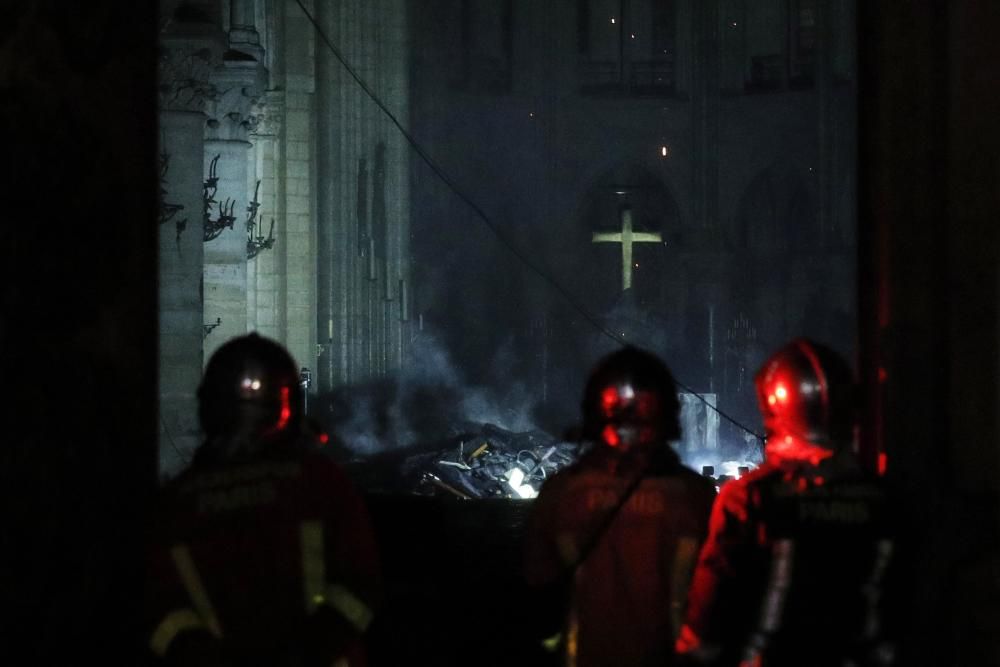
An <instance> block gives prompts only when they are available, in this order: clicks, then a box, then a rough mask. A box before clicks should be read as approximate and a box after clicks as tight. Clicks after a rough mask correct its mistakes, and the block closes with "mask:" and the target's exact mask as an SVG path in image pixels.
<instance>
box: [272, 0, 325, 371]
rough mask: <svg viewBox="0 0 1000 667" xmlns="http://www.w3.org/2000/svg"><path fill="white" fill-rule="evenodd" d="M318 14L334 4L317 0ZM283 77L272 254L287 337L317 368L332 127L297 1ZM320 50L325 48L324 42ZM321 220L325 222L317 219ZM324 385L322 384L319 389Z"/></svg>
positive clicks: (310, 32) (290, 13) (288, 23)
mask: <svg viewBox="0 0 1000 667" xmlns="http://www.w3.org/2000/svg"><path fill="white" fill-rule="evenodd" d="M305 4H306V7H307V8H309V10H310V12H313V15H314V16H315V15H316V13H317V12H318V11H320V10H322V9H324V8H326V7H327V6H328V5H332V4H335V3H327V2H317V3H316V5H318V7H317V8H316V9H313V7H312V3H311V2H309V1H307V2H306V3H305ZM284 11H285V12H286V13H285V19H284V26H283V27H284V34H285V41H284V45H285V46H284V48H283V53H284V54H285V59H284V63H283V67H284V71H285V75H284V77H283V79H282V80H283V85H284V89H285V93H284V96H283V97H284V105H285V112H284V114H283V118H284V124H283V129H282V133H283V135H282V136H283V139H284V140H283V142H282V146H283V151H284V155H283V158H282V160H281V162H280V168H279V174H278V176H279V188H283V190H284V195H283V199H282V205H283V206H284V209H283V211H282V217H281V218H280V219H279V222H281V223H283V224H282V226H281V230H280V232H279V233H280V234H281V236H279V240H278V244H277V245H275V248H274V252H275V253H277V254H279V255H283V256H284V260H283V261H285V271H284V273H283V292H282V298H283V299H284V302H283V305H282V307H281V308H280V311H281V312H282V313H283V315H284V341H285V344H286V345H287V346H288V349H289V351H290V352H291V353H292V356H293V357H294V358H295V359H296V360H297V361H298V362H299V364H301V365H302V366H308V367H310V368H312V369H313V370H315V369H316V333H317V327H316V321H317V315H316V288H317V275H316V256H317V251H316V246H317V238H316V225H317V214H316V191H317V185H320V186H325V183H324V182H323V181H322V179H323V176H322V175H319V176H317V172H316V168H315V162H314V153H313V148H314V144H313V141H314V140H315V139H316V137H317V136H318V135H319V134H320V133H321V132H323V131H324V128H328V127H329V125H330V123H329V122H328V121H325V120H324V121H321V122H317V117H316V116H317V111H316V107H315V106H314V101H313V98H314V91H315V73H314V67H315V66H316V64H317V63H316V61H315V58H314V53H315V45H316V37H315V35H316V30H315V29H314V28H313V26H312V24H311V23H310V22H309V20H308V19H307V18H306V17H305V16H304V15H303V13H302V10H301V9H299V7H298V5H297V4H296V3H294V2H288V3H285V4H284ZM322 48H324V49H325V48H326V47H325V46H324V47H322ZM319 157H320V156H319V155H317V156H316V159H318V158H319ZM319 222H320V223H322V220H320V221H319ZM326 330H327V326H326V323H325V322H324V323H323V325H322V327H320V329H319V331H320V337H321V339H322V340H326ZM316 388H317V389H320V388H319V387H316Z"/></svg>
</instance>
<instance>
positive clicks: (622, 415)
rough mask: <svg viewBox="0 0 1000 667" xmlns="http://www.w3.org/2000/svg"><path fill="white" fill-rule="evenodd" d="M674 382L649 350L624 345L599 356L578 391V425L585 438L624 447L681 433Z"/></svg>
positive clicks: (668, 437)
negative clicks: (580, 398)
mask: <svg viewBox="0 0 1000 667" xmlns="http://www.w3.org/2000/svg"><path fill="white" fill-rule="evenodd" d="M679 413H680V402H679V401H678V399H677V385H676V384H675V383H674V378H673V376H672V375H671V374H670V371H669V370H668V369H667V367H666V365H664V363H663V362H662V361H660V359H659V358H658V357H656V356H655V355H653V354H651V353H649V352H646V351H645V350H640V349H638V348H635V347H631V346H630V347H625V348H623V349H621V350H618V351H617V352H614V353H612V354H610V355H608V356H606V357H605V358H604V359H602V360H601V361H600V362H599V363H598V364H597V366H596V367H595V368H594V370H593V372H592V373H591V374H590V378H589V379H588V380H587V387H586V389H585V390H584V394H583V430H584V436H585V437H587V438H588V439H590V440H594V441H600V442H602V443H604V444H605V445H607V446H609V447H614V448H621V449H627V448H629V447H631V446H632V445H635V444H642V445H646V444H655V443H661V442H665V441H668V440H676V439H678V438H680V436H681V427H680V422H679V420H678V415H679Z"/></svg>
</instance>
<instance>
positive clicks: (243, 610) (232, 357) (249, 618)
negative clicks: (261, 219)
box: [146, 334, 380, 667]
mask: <svg viewBox="0 0 1000 667" xmlns="http://www.w3.org/2000/svg"><path fill="white" fill-rule="evenodd" d="M302 398H303V397H302V386H301V384H300V378H299V372H298V368H297V366H296V365H295V364H294V362H293V361H292V358H291V357H290V355H289V354H288V352H287V351H286V350H285V349H284V348H283V347H281V346H280V345H278V344H277V343H275V342H273V341H271V340H268V339H266V338H263V337H261V336H259V335H256V334H250V335H248V336H243V337H239V338H235V339H233V340H231V341H229V342H227V343H226V344H224V345H223V346H222V347H220V348H219V349H218V351H216V352H215V354H214V355H213V356H212V358H211V360H210V361H209V363H208V366H207V368H206V369H205V374H204V378H203V380H202V382H201V385H200V387H199V389H198V401H199V417H200V421H201V425H202V428H203V430H204V434H205V440H204V442H203V444H202V445H201V446H200V447H199V449H198V450H197V452H196V454H195V457H194V460H193V462H192V463H191V465H190V466H189V467H188V468H187V469H186V470H185V471H184V472H182V473H181V474H180V475H179V476H178V477H177V478H176V479H175V480H173V481H171V482H170V483H168V484H167V485H166V486H165V488H164V489H163V490H162V493H161V497H160V499H159V502H158V508H157V510H158V511H157V515H156V520H155V522H154V524H153V530H152V536H151V537H152V539H151V549H150V552H151V554H150V565H149V570H150V571H149V577H148V578H149V584H148V590H147V613H148V616H147V619H146V620H147V627H148V630H149V635H148V645H149V648H150V649H151V654H152V655H153V656H155V658H154V662H159V663H160V664H169V665H206V666H207V665H240V666H243V665H258V664H259V665H288V666H292V665H295V666H297V667H298V666H303V667H304V666H308V665H316V666H319V665H322V666H323V667H330V666H331V665H340V666H343V665H351V666H352V667H353V666H355V665H361V664H364V650H363V642H362V636H363V633H364V632H365V629H366V628H367V626H368V624H369V623H370V622H371V620H372V617H373V613H374V612H373V609H374V606H375V603H376V602H377V600H378V597H379V595H380V579H379V568H378V562H377V557H376V550H375V544H374V539H373V535H372V530H371V526H370V523H369V519H368V514H367V511H366V509H365V507H364V505H363V503H362V500H361V498H360V496H359V495H358V494H357V493H356V492H355V490H354V489H353V487H352V485H351V483H350V482H349V481H348V479H347V477H346V476H345V474H344V473H343V472H342V470H341V469H340V468H339V467H338V466H337V465H336V464H334V463H333V462H332V461H331V460H330V459H329V457H328V456H326V455H325V454H323V453H322V452H321V448H322V445H323V444H324V442H325V441H326V438H325V436H324V435H323V434H322V433H320V432H319V431H318V430H316V429H313V428H307V425H306V422H305V419H304V415H303V414H302V412H303V410H302V405H303V401H302Z"/></svg>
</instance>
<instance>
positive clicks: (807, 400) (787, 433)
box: [754, 338, 854, 450]
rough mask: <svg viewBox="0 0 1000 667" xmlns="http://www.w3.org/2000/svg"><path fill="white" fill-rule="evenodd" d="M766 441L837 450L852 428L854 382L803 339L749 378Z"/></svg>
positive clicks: (834, 358) (828, 353) (835, 358)
mask: <svg viewBox="0 0 1000 667" xmlns="http://www.w3.org/2000/svg"><path fill="white" fill-rule="evenodd" d="M754 383H755V384H756V387H757V400H758V402H759V403H760V411H761V414H762V415H763V417H764V428H765V430H766V431H767V435H768V438H769V439H770V438H774V437H781V438H792V439H795V440H798V441H802V442H806V443H811V444H813V445H819V446H820V447H823V448H824V449H830V450H836V449H839V448H840V447H841V446H842V445H844V444H846V443H849V442H850V441H851V439H852V437H853V429H854V380H853V376H852V374H851V369H850V367H848V365H847V362H846V361H844V359H843V358H842V357H841V356H840V355H838V354H837V353H836V352H834V351H833V350H831V349H830V348H828V347H826V346H824V345H821V344H819V343H816V342H814V341H811V340H807V339H805V338H799V339H797V340H793V341H792V342H791V343H789V344H788V345H786V346H785V347H783V348H781V349H780V350H778V351H777V352H776V353H775V354H774V355H773V356H772V357H771V358H770V359H768V361H767V362H766V363H765V364H764V366H763V367H762V368H761V369H760V370H759V371H758V372H757V375H756V377H755V378H754Z"/></svg>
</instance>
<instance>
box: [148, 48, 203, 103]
mask: <svg viewBox="0 0 1000 667" xmlns="http://www.w3.org/2000/svg"><path fill="white" fill-rule="evenodd" d="M159 61H160V62H159V70H160V72H159V74H160V81H159V93H160V100H159V101H160V109H162V110H164V111H204V110H205V107H206V104H207V103H208V102H209V101H210V100H211V99H212V98H214V97H215V95H216V89H215V86H214V85H213V84H212V83H211V81H210V76H211V72H212V70H213V69H214V64H213V62H212V53H211V51H210V50H209V49H208V48H202V49H196V50H191V49H185V48H170V47H169V46H162V45H161V47H160V58H159Z"/></svg>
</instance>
